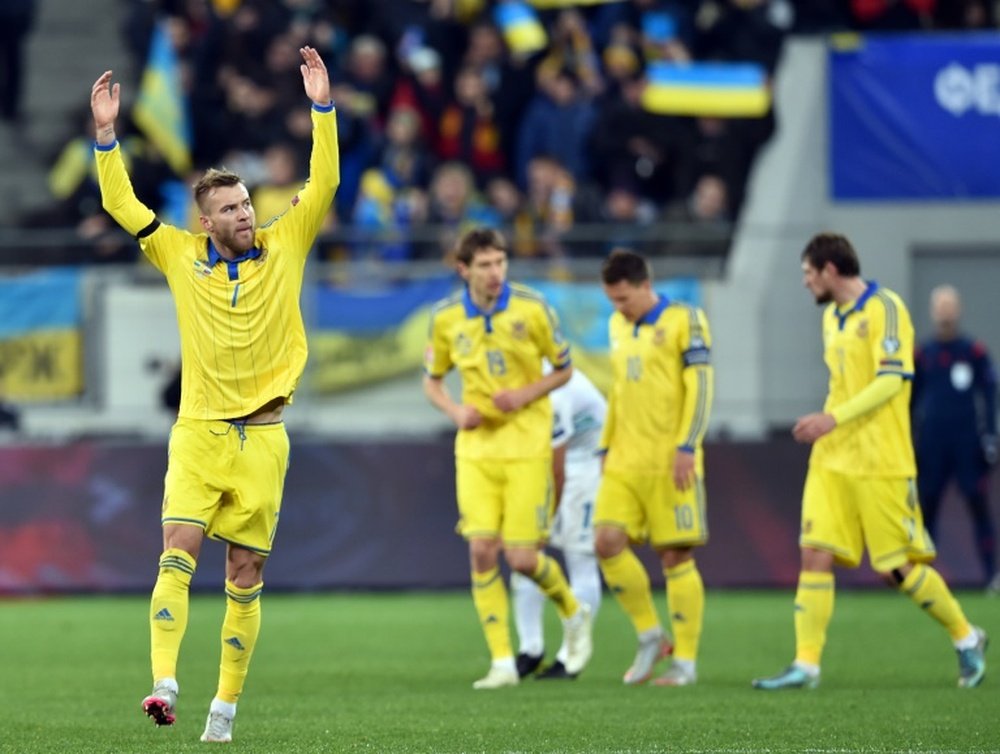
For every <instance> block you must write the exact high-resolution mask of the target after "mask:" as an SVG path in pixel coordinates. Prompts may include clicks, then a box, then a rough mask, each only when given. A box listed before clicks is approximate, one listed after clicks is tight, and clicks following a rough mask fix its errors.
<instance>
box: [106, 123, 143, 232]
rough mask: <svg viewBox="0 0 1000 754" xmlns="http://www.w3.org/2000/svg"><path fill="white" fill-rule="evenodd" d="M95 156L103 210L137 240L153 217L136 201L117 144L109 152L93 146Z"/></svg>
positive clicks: (119, 147)
mask: <svg viewBox="0 0 1000 754" xmlns="http://www.w3.org/2000/svg"><path fill="white" fill-rule="evenodd" d="M94 153H95V157H96V159H97V180H98V182H99V183H100V186H101V203H102V204H103V206H104V209H105V210H107V212H108V214H109V215H111V217H113V218H114V219H115V222H116V223H118V224H119V225H121V226H122V227H123V228H124V229H125V230H126V231H128V233H129V235H132V236H138V235H139V234H140V233H141V232H142V231H143V230H145V229H146V228H149V227H150V226H151V225H153V224H154V222H155V221H156V215H154V214H153V210H151V209H150V208H149V207H147V206H146V205H145V204H143V203H142V202H140V201H139V200H138V199H137V198H136V196H135V191H134V190H133V189H132V181H131V180H129V177H128V172H127V171H126V170H125V163H124V161H123V160H122V150H121V146H120V145H119V144H118V142H117V141H116V142H115V143H114V144H112V145H111V147H110V149H108V148H103V147H100V146H95V147H94Z"/></svg>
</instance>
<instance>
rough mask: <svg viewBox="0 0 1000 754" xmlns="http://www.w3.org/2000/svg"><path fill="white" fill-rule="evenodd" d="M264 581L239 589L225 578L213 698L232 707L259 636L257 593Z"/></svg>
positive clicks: (244, 679) (262, 586) (258, 596)
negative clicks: (224, 608)
mask: <svg viewBox="0 0 1000 754" xmlns="http://www.w3.org/2000/svg"><path fill="white" fill-rule="evenodd" d="M263 588H264V582H260V583H259V584H255V585H254V586H251V587H247V588H246V589H243V588H241V587H238V586H236V584H234V583H233V582H231V581H230V580H229V579H226V617H225V619H223V621H222V662H220V663H219V690H218V692H216V694H215V696H216V698H218V699H220V700H221V701H223V702H230V703H232V704H236V702H238V701H239V700H240V694H241V693H243V683H244V681H246V678H247V669H248V668H249V667H250V657H251V656H252V655H253V648H254V646H255V645H256V644H257V634H258V633H260V592H261V590H262V589H263Z"/></svg>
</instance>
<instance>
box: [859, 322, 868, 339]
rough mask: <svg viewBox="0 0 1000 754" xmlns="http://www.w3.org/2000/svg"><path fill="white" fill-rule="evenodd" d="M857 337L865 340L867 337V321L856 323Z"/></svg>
mask: <svg viewBox="0 0 1000 754" xmlns="http://www.w3.org/2000/svg"><path fill="white" fill-rule="evenodd" d="M858 337H859V338H867V337H868V320H867V319H863V320H861V321H860V322H859V323H858Z"/></svg>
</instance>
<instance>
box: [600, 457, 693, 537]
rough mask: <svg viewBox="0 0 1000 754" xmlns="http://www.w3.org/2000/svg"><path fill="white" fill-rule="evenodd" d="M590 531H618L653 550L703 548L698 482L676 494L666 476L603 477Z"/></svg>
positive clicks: (618, 474)
mask: <svg viewBox="0 0 1000 754" xmlns="http://www.w3.org/2000/svg"><path fill="white" fill-rule="evenodd" d="M594 526H595V527H600V526H610V527H614V528H616V529H621V530H622V531H624V532H625V533H626V534H627V535H628V538H629V539H630V540H631V541H632V542H634V543H637V544H638V543H642V542H649V543H650V544H651V545H652V546H653V547H654V548H655V549H657V550H663V549H668V548H671V547H689V546H695V545H703V544H705V543H706V542H707V541H708V519H707V518H706V516H705V485H704V481H703V480H702V478H701V477H700V476H699V477H698V478H697V479H696V481H695V483H694V484H693V485H692V486H691V487H690V488H688V489H686V490H679V489H677V486H676V485H675V484H674V480H673V477H671V476H670V475H668V474H626V473H623V472H618V471H605V472H604V476H603V478H602V479H601V486H600V488H599V489H598V491H597V504H596V509H595V513H594Z"/></svg>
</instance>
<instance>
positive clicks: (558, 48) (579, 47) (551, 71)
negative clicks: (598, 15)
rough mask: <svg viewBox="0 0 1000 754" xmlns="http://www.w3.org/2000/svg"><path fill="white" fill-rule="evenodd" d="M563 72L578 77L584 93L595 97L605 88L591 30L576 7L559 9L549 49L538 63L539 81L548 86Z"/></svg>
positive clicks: (585, 95)
mask: <svg viewBox="0 0 1000 754" xmlns="http://www.w3.org/2000/svg"><path fill="white" fill-rule="evenodd" d="M563 73H569V74H570V75H572V76H573V77H574V78H575V79H576V81H577V82H578V83H579V85H580V89H581V95H582V96H583V97H587V98H589V97H594V96H596V95H598V94H600V92H601V90H602V89H603V88H604V80H603V78H602V77H601V71H600V66H599V65H598V59H597V54H596V53H595V52H594V46H593V44H592V43H591V40H590V33H589V32H588V31H587V25H586V23H585V22H584V19H583V15H582V14H581V13H580V11H579V10H577V9H575V8H569V9H566V10H563V11H560V13H559V15H558V16H557V17H556V22H555V27H554V28H553V30H552V36H551V39H550V41H549V49H548V52H547V53H546V54H545V56H544V57H543V58H542V60H541V62H540V63H539V64H538V83H539V85H540V86H541V87H542V88H547V87H548V86H549V85H551V84H553V83H554V81H555V79H556V78H557V77H559V76H560V75H561V74H563Z"/></svg>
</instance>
